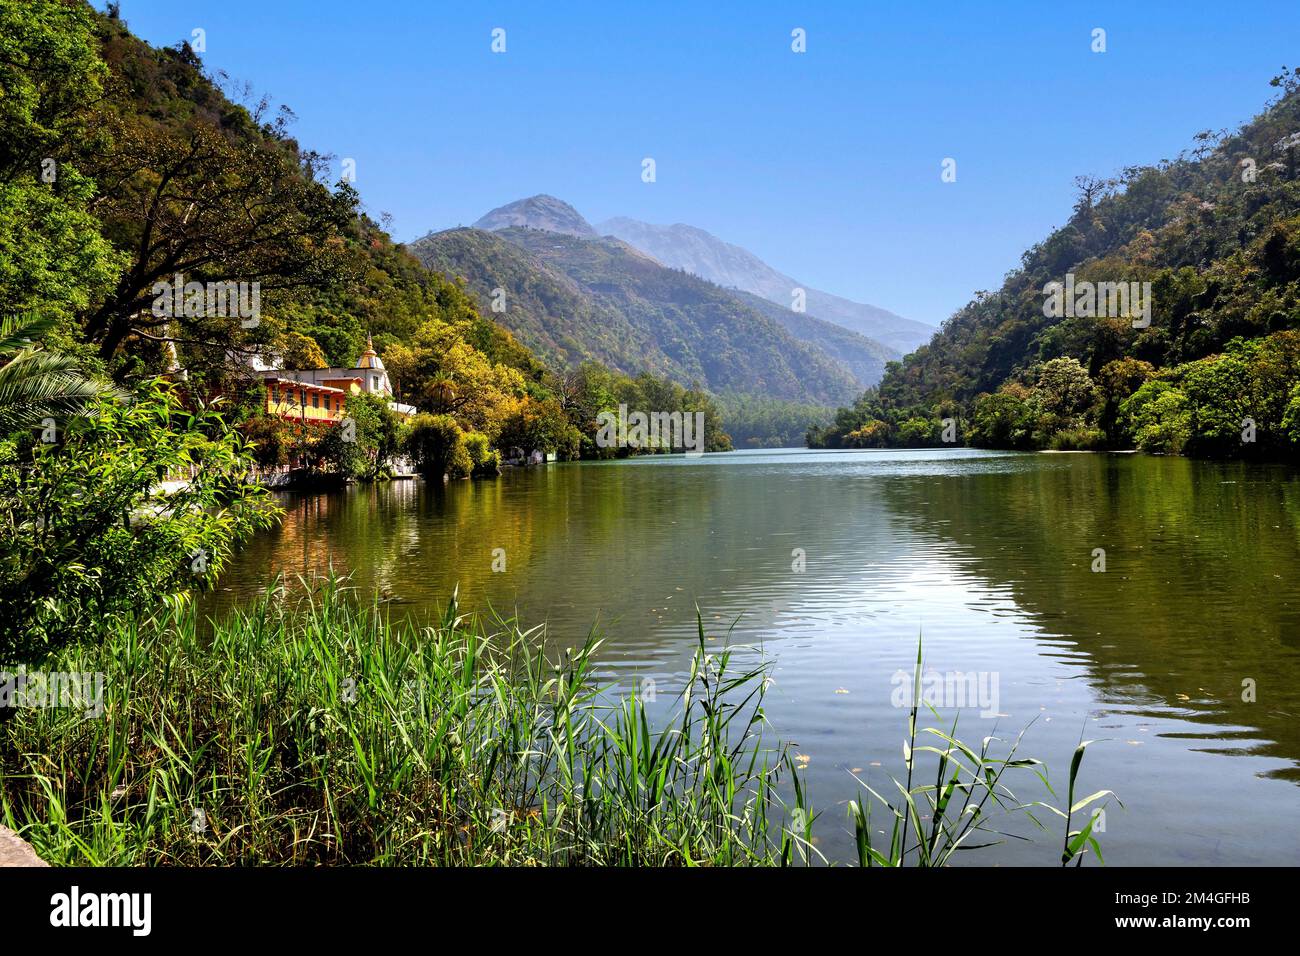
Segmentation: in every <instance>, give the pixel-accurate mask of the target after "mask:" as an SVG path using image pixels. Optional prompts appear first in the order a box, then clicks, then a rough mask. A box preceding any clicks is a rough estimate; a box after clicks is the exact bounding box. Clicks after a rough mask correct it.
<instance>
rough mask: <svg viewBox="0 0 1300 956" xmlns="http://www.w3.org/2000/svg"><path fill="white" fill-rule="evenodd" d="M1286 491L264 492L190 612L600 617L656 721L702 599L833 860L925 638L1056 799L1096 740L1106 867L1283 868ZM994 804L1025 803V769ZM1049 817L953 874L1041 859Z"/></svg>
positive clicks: (1294, 726)
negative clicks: (1037, 769)
mask: <svg viewBox="0 0 1300 956" xmlns="http://www.w3.org/2000/svg"><path fill="white" fill-rule="evenodd" d="M1298 478H1300V474H1297V473H1296V472H1294V471H1293V470H1290V469H1286V468H1282V467H1270V466H1259V465H1244V464H1216V463H1205V462H1193V461H1187V460H1184V459H1164V458H1148V457H1141V456H1136V455H1117V456H1101V455H1047V454H1016V453H995V452H981V451H974V450H966V449H955V450H944V451H938V450H920V451H893V452H814V451H807V450H803V449H797V450H796V449H790V450H778V451H765V452H736V453H731V454H726V455H706V456H704V457H702V458H698V459H693V460H690V459H684V458H673V459H655V460H649V459H643V460H638V461H627V462H617V463H582V464H561V465H547V466H541V467H537V468H533V469H522V470H512V471H510V472H508V473H507V474H505V475H503V476H502V477H501V478H500V479H499V480H496V481H486V482H466V481H462V482H454V483H451V484H450V485H449V486H447V487H445V488H444V487H441V486H430V485H426V484H424V483H423V482H396V483H393V484H390V485H385V486H379V487H356V488H352V489H350V490H348V491H347V492H343V493H338V494H333V495H312V496H307V495H301V496H297V495H286V496H284V498H283V503H284V506H285V507H286V509H287V512H288V513H287V516H286V518H285V521H284V523H283V524H282V525H281V526H280V527H279V528H278V529H276V530H274V531H271V532H267V533H265V534H263V535H262V536H260V537H259V538H258V539H257V540H255V541H254V542H253V543H252V544H251V545H250V547H249V548H248V549H247V550H246V551H245V552H243V553H242V554H241V555H240V557H239V560H238V562H237V565H236V566H234V567H232V568H230V569H229V570H228V572H227V574H226V576H225V577H224V579H223V581H222V582H221V583H222V587H221V589H220V590H219V591H218V593H217V594H215V595H213V599H212V600H211V601H210V602H209V608H211V609H212V610H215V611H219V610H221V609H222V608H223V607H228V606H230V605H233V604H236V603H242V602H244V601H246V599H247V598H248V597H249V596H251V595H252V594H255V593H257V592H259V591H261V590H262V589H263V588H264V587H265V586H266V584H267V582H268V581H269V580H270V579H271V578H273V576H274V575H275V574H276V573H278V572H286V573H288V574H290V575H293V574H298V573H310V572H313V571H324V570H325V569H327V568H328V567H329V566H330V565H331V564H332V565H333V567H334V568H335V570H337V571H340V572H347V573H350V574H351V575H352V576H353V582H354V583H355V584H356V585H357V586H359V587H360V588H362V589H364V590H365V591H367V592H369V591H373V590H376V589H377V590H379V591H381V592H382V593H383V594H384V595H385V597H387V598H389V599H391V600H392V601H393V602H394V606H395V607H397V608H402V607H405V608H407V609H410V610H411V611H413V612H414V613H416V614H423V613H428V612H430V611H431V610H432V609H434V608H435V607H440V606H442V605H444V604H445V603H446V600H447V598H448V596H449V595H450V594H451V591H452V588H453V587H455V586H457V585H459V588H460V599H461V603H462V606H463V607H464V608H466V609H469V608H474V607H487V606H489V605H490V606H492V607H494V608H496V609H497V610H498V611H501V612H506V613H513V612H515V611H517V612H518V614H519V615H520V617H521V619H522V621H523V622H524V623H526V624H533V623H541V622H543V621H544V622H546V623H547V624H548V626H549V629H550V631H549V633H550V640H551V641H552V642H553V643H554V644H556V645H557V646H568V645H574V644H579V643H581V641H582V639H583V637H584V636H585V635H586V633H587V632H588V630H589V629H590V628H592V627H593V626H598V627H599V629H600V630H601V632H602V633H603V634H604V635H605V637H606V643H605V645H604V647H603V648H602V651H601V660H602V663H603V666H604V668H605V674H606V675H607V676H609V677H611V678H612V679H614V680H617V681H618V682H620V686H623V687H625V688H635V687H637V686H641V685H642V682H643V681H645V680H646V679H647V678H649V679H652V680H653V681H654V684H655V688H656V693H657V698H658V701H659V706H667V705H668V704H670V703H671V698H672V697H673V695H674V694H676V693H677V692H678V691H679V690H680V688H681V684H682V681H683V679H684V677H685V674H686V665H687V661H688V660H689V657H690V654H691V651H692V649H693V648H694V646H695V643H696V624H695V607H696V605H698V606H699V608H700V610H701V612H702V614H703V617H704V620H705V623H706V625H707V626H708V627H709V628H710V629H711V631H712V632H714V633H716V634H718V635H723V634H725V632H726V630H727V628H728V627H729V626H731V625H733V623H734V628H733V630H732V636H731V640H732V641H733V642H736V643H741V644H751V645H756V646H761V648H762V653H763V654H765V655H766V657H767V659H768V660H770V661H771V662H772V663H773V668H774V670H773V676H774V682H773V684H772V686H771V688H770V691H769V696H768V707H767V709H768V715H769V719H770V720H771V722H772V724H773V725H774V726H775V729H776V730H777V731H778V732H779V733H780V734H781V736H782V737H783V738H784V739H785V740H788V741H790V742H791V743H792V750H793V751H794V753H796V754H798V755H800V762H801V763H802V764H804V765H805V766H804V770H803V775H804V776H805V777H806V779H807V781H808V784H809V787H810V789H811V793H812V799H813V802H814V807H815V809H816V810H817V811H819V812H821V813H822V816H821V818H820V819H819V820H818V822H817V825H816V826H815V828H814V832H815V833H817V834H818V841H817V846H818V849H819V850H821V851H822V852H823V853H825V854H826V855H827V856H828V857H830V858H832V859H849V858H850V857H851V855H852V848H851V832H852V830H851V826H850V824H849V823H848V821H847V817H846V813H845V804H846V802H847V801H848V800H850V799H853V798H855V796H856V795H857V793H858V785H857V784H856V783H855V782H854V780H853V778H852V776H851V775H850V772H851V771H853V770H857V771H858V772H859V775H860V776H862V777H863V778H864V779H866V780H867V781H868V782H869V783H871V784H872V785H873V786H874V787H876V789H877V790H880V791H881V792H882V793H883V792H892V785H890V784H889V782H888V776H887V775H888V774H890V773H893V774H895V775H899V776H901V775H902V773H903V767H902V754H901V746H902V739H903V736H904V734H905V733H906V726H907V717H906V711H904V710H901V709H899V708H897V707H896V706H894V702H893V700H894V691H895V686H896V682H895V675H896V673H897V672H898V671H900V670H904V671H909V672H910V670H911V668H912V663H913V661H914V658H915V654H916V644H917V638H918V635H923V638H924V647H925V658H926V667H927V669H929V668H933V669H934V670H935V671H937V672H940V673H941V674H942V673H947V672H962V673H966V674H969V673H970V672H975V673H976V674H977V675H979V676H978V677H977V678H976V681H977V686H981V687H982V689H983V691H984V692H985V694H986V697H985V699H984V700H980V701H976V700H973V699H968V700H967V701H966V704H967V706H965V707H962V708H961V709H960V723H959V729H958V735H959V736H961V737H963V739H967V740H969V741H971V742H974V743H976V744H977V743H978V742H979V740H980V739H981V738H983V737H984V736H986V735H989V734H993V733H997V734H998V735H999V736H1006V737H1014V736H1015V734H1016V733H1017V732H1019V731H1020V730H1021V729H1022V728H1024V727H1025V726H1026V725H1028V724H1030V722H1031V721H1033V724H1032V726H1031V727H1030V728H1029V730H1028V732H1027V733H1026V735H1025V739H1024V743H1023V745H1022V750H1021V755H1022V756H1033V757H1037V758H1040V759H1042V760H1044V761H1045V762H1046V763H1047V764H1048V766H1049V768H1050V776H1051V780H1052V782H1053V784H1054V785H1059V786H1058V793H1059V794H1060V795H1061V801H1064V786H1065V781H1066V775H1067V774H1068V768H1069V761H1070V756H1071V754H1072V752H1073V750H1074V747H1075V745H1076V744H1077V743H1078V741H1079V738H1080V735H1081V734H1082V735H1083V736H1084V737H1085V738H1088V739H1092V738H1097V739H1101V740H1103V742H1100V743H1097V744H1095V745H1093V746H1092V747H1090V748H1089V750H1088V755H1087V757H1086V759H1085V761H1084V769H1083V774H1082V779H1081V782H1080V787H1081V793H1083V794H1087V793H1092V792H1093V791H1095V790H1099V789H1110V790H1114V791H1115V792H1116V793H1117V794H1118V797H1119V799H1120V800H1122V801H1123V804H1124V805H1123V807H1120V806H1119V805H1117V804H1115V803H1114V802H1111V803H1110V804H1109V807H1108V809H1107V812H1106V815H1105V832H1104V833H1103V834H1102V835H1101V840H1102V848H1103V852H1104V853H1105V854H1106V859H1107V862H1108V863H1109V864H1111V865H1116V864H1120V865H1122V864H1157V865H1223V864H1295V863H1296V862H1298V861H1300V595H1298V593H1297V585H1298V584H1300V481H1297V479H1298ZM496 548H502V549H504V550H505V558H506V570H505V572H504V573H494V572H493V570H492V563H493V549H496ZM1098 548H1101V549H1104V551H1105V572H1104V573H1097V572H1094V571H1093V566H1094V563H1095V558H1094V551H1095V549H1098ZM800 555H802V556H803V563H804V569H803V570H802V571H797V570H795V566H796V564H797V563H798V561H799V557H800ZM720 643H721V642H720V641H719V642H716V644H717V645H719V646H720ZM755 653H757V652H755ZM1243 681H1253V682H1254V683H1255V687H1256V690H1255V695H1256V700H1255V701H1254V702H1248V701H1246V700H1243V690H1244V689H1243ZM949 700H950V702H952V703H960V702H961V701H959V700H955V699H951V698H950V699H949ZM982 711H983V712H984V713H986V714H988V716H982V715H981V712H982ZM940 713H941V714H942V715H943V716H944V717H945V719H946V720H948V721H950V720H951V719H952V718H953V716H956V715H957V714H958V710H957V709H955V708H953V707H941V708H940ZM995 728H996V730H995ZM885 788H889V789H888V791H886V789H885ZM1016 792H1017V796H1019V797H1021V798H1022V799H1027V800H1028V799H1047V794H1046V793H1045V791H1044V790H1043V788H1042V785H1041V784H1039V783H1037V781H1036V780H1035V779H1034V778H1033V777H1032V776H1031V775H1029V774H1028V773H1026V775H1025V776H1023V777H1021V778H1020V783H1019V786H1017V787H1016ZM1043 819H1044V821H1045V822H1046V821H1047V819H1048V818H1047V817H1043ZM1052 826H1053V828H1054V829H1053V833H1052V835H1051V836H1050V837H1049V836H1047V835H1041V834H1040V835H1038V836H1037V837H1036V838H1035V841H1034V842H1032V843H1024V842H1020V841H1016V840H1011V841H1008V842H1006V843H1004V844H1003V845H1001V846H998V847H994V848H991V849H988V850H978V851H972V852H971V853H969V854H965V855H960V856H959V862H963V863H981V864H993V863H1004V864H1015V863H1033V864H1046V865H1051V864H1053V863H1054V862H1056V861H1057V860H1058V859H1059V852H1060V830H1059V827H1058V826H1057V824H1056V823H1055V822H1053V823H1052ZM1014 829H1015V831H1016V832H1018V833H1023V834H1025V835H1032V833H1033V831H1032V830H1026V829H1025V828H1024V826H1017V827H1015V828H1014ZM980 842H983V841H980Z"/></svg>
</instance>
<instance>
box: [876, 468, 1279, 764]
mask: <svg viewBox="0 0 1300 956" xmlns="http://www.w3.org/2000/svg"><path fill="white" fill-rule="evenodd" d="M883 494H884V496H885V499H886V501H887V502H888V503H889V505H890V507H891V508H892V509H893V510H894V511H895V512H896V513H897V514H898V516H900V517H905V518H906V519H907V520H909V521H910V523H911V527H912V530H913V532H914V533H916V534H918V535H924V536H929V537H932V538H941V539H944V540H950V541H951V542H953V543H954V544H956V545H957V546H958V547H960V548H962V549H964V550H966V551H967V552H968V553H969V554H970V561H969V563H963V568H964V569H965V570H967V571H969V572H970V573H972V574H974V575H976V576H977V577H980V578H982V579H984V580H987V581H988V582H990V583H991V584H993V585H995V586H1005V587H1009V588H1010V589H1011V592H1012V593H1013V595H1014V596H1015V600H1016V603H1017V604H1018V605H1019V606H1020V607H1021V608H1022V609H1023V610H1024V612H1025V614H1026V616H1027V617H1028V618H1029V619H1030V620H1032V621H1034V622H1035V623H1036V624H1037V625H1038V626H1040V627H1041V628H1043V630H1044V631H1047V632H1049V633H1051V634H1059V635H1061V636H1064V637H1067V638H1070V639H1072V640H1074V641H1077V642H1078V645H1079V648H1080V649H1081V650H1082V651H1084V652H1086V655H1087V660H1088V661H1089V663H1088V664H1087V665H1086V666H1087V667H1088V671H1089V681H1090V682H1091V683H1092V684H1093V686H1095V688H1096V689H1097V691H1098V692H1099V694H1100V695H1101V696H1102V698H1103V699H1105V700H1107V701H1108V702H1111V703H1114V704H1118V705H1120V706H1122V707H1123V708H1124V709H1125V710H1127V711H1129V712H1131V713H1137V714H1143V713H1162V714H1164V713H1167V711H1166V708H1172V709H1174V710H1175V711H1177V712H1179V715H1180V716H1185V717H1186V718H1187V719H1189V720H1193V721H1198V722H1203V723H1207V724H1213V725H1214V726H1215V727H1218V728H1222V730H1221V731H1220V732H1218V733H1216V734H1214V735H1213V736H1214V738H1215V739H1217V740H1220V741H1223V746H1222V748H1221V749H1224V750H1231V749H1232V747H1233V744H1232V741H1233V740H1242V741H1247V740H1250V739H1252V738H1255V737H1257V736H1259V735H1257V734H1256V733H1254V732H1253V731H1250V730H1247V729H1246V728H1259V731H1260V732H1261V734H1262V736H1264V737H1266V738H1268V739H1269V740H1271V741H1272V743H1265V744H1263V745H1259V746H1256V747H1254V748H1252V752H1256V753H1262V754H1266V755H1268V756H1273V757H1282V758H1285V759H1287V760H1290V761H1292V762H1296V761H1300V727H1297V725H1296V722H1295V719H1294V716H1293V715H1295V714H1297V713H1300V638H1298V636H1297V635H1298V632H1300V628H1298V625H1300V600H1298V599H1297V597H1296V593H1297V592H1296V584H1297V579H1298V578H1300V492H1298V491H1297V489H1296V485H1295V482H1294V474H1293V473H1292V472H1290V471H1288V470H1286V469H1284V468H1281V467H1272V466H1259V465H1247V464H1244V463H1241V462H1235V463H1208V462H1197V461H1190V460H1188V459H1183V458H1147V457H1137V456H1123V457H1120V456H1091V455H1090V456H1071V457H1070V459H1069V460H1065V459H1058V460H1051V461H1049V462H1047V463H1045V464H1044V465H1043V466H1042V467H1038V468H1030V469H1026V470H1024V471H1020V472H1017V473H1012V474H1000V475H982V474H968V475H961V476H952V477H949V478H945V479H942V480H939V481H930V480H926V481H921V480H918V481H893V482H885V483H883ZM936 528H941V529H942V530H941V531H939V530H935V529H936ZM1094 548H1104V549H1105V552H1106V573H1104V574H1097V573H1093V572H1092V571H1091V567H1090V566H1091V563H1092V551H1093V549H1094ZM1069 660H1071V661H1076V659H1075V658H1069ZM1243 678H1253V679H1254V680H1255V681H1257V682H1258V700H1257V702H1255V703H1247V702H1245V701H1243V700H1242V680H1243ZM1279 775H1280V776H1284V777H1287V778H1289V779H1295V780H1300V768H1292V769H1290V770H1287V771H1283V772H1281V773H1280V774H1279Z"/></svg>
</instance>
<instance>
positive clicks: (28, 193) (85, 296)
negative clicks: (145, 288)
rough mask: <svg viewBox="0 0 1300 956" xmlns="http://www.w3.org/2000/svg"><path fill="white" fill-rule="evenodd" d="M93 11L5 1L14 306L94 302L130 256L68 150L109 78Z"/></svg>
mask: <svg viewBox="0 0 1300 956" xmlns="http://www.w3.org/2000/svg"><path fill="white" fill-rule="evenodd" d="M91 18H92V15H91V12H90V10H89V8H88V7H87V6H85V5H83V4H81V3H67V2H61V0H0V301H3V302H4V304H5V308H6V309H10V310H12V311H14V312H28V311H34V312H38V313H40V314H47V313H48V314H67V313H71V312H73V311H75V310H82V309H85V308H87V307H88V306H89V305H90V303H91V301H92V300H93V299H94V298H95V297H96V296H97V295H100V294H102V293H103V292H104V291H105V290H106V289H108V288H110V287H111V285H112V283H113V282H114V281H115V280H116V278H117V275H118V273H119V271H120V269H121V267H122V265H123V263H124V258H123V257H122V256H120V255H118V254H116V253H114V251H113V249H112V247H111V246H110V244H109V243H108V241H107V240H106V239H105V238H104V237H103V236H102V235H101V232H100V225H99V221H98V220H97V219H96V218H95V216H94V215H92V214H91V212H90V211H89V204H90V202H91V200H92V198H93V195H94V191H95V188H94V183H93V182H92V181H90V180H88V179H87V178H86V177H85V176H84V175H83V174H82V172H81V171H79V170H78V168H77V165H76V164H75V163H74V162H72V161H71V155H70V153H69V148H68V144H69V143H73V142H79V141H81V140H83V139H84V133H85V127H86V124H87V110H88V108H89V107H90V105H91V104H92V103H93V102H94V101H95V100H96V99H97V98H98V97H100V96H101V95H102V92H103V86H104V81H105V78H106V77H107V75H108V70H107V68H106V67H105V65H104V63H103V61H102V60H101V59H100V58H99V56H98V54H97V53H96V49H95V46H96V44H95V40H94V36H93V33H92V19H91ZM59 344H60V346H64V345H66V343H63V342H60V343H59Z"/></svg>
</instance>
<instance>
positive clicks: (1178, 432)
mask: <svg viewBox="0 0 1300 956" xmlns="http://www.w3.org/2000/svg"><path fill="white" fill-rule="evenodd" d="M1120 417H1121V419H1122V421H1123V422H1124V427H1125V428H1126V430H1127V431H1128V432H1129V434H1131V435H1132V436H1133V440H1134V442H1135V443H1136V444H1137V447H1138V450H1140V451H1145V452H1152V453H1156V454H1165V455H1179V454H1182V451H1183V449H1184V447H1186V445H1187V442H1188V440H1189V439H1190V438H1191V436H1192V415H1191V410H1190V408H1189V406H1188V401H1187V396H1186V395H1184V394H1183V393H1182V391H1180V390H1179V389H1178V388H1177V387H1176V386H1174V385H1173V384H1172V383H1171V382H1169V381H1167V380H1165V379H1153V380H1151V381H1149V382H1147V383H1146V384H1144V385H1143V386H1141V387H1140V388H1139V389H1138V390H1137V391H1136V392H1134V393H1133V394H1132V396H1130V397H1129V398H1128V399H1127V400H1125V401H1124V403H1123V404H1122V405H1121V406H1120Z"/></svg>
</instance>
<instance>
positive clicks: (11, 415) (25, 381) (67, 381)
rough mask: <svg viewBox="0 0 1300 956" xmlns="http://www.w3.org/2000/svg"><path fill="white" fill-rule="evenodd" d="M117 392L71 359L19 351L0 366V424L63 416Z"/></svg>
mask: <svg viewBox="0 0 1300 956" xmlns="http://www.w3.org/2000/svg"><path fill="white" fill-rule="evenodd" d="M117 394H119V391H118V389H116V388H114V387H113V386H112V385H110V384H109V383H107V382H102V381H99V380H97V379H93V378H88V377H86V376H85V375H82V374H81V373H80V372H79V371H77V368H76V360H75V359H73V358H70V357H68V356H66V355H55V354H53V353H51V352H35V351H28V350H23V351H21V352H19V353H18V354H17V355H16V356H15V357H14V358H13V359H11V360H10V361H9V362H7V363H6V364H5V365H4V366H0V427H3V428H25V427H29V426H32V425H35V424H38V423H39V422H40V421H42V420H43V419H45V418H56V419H57V418H64V417H66V416H68V415H73V414H76V413H78V412H80V411H82V410H83V409H84V408H85V407H86V406H87V405H88V404H89V403H91V402H93V401H94V400H95V399H97V398H100V397H103V396H109V395H117Z"/></svg>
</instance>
